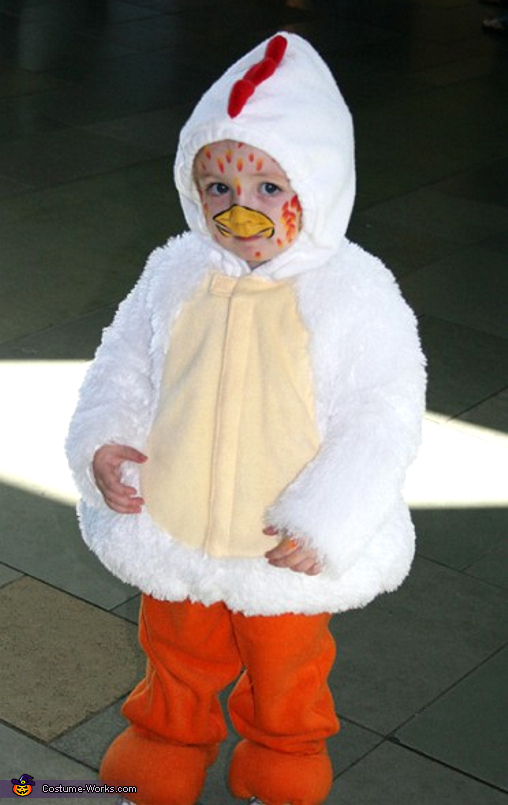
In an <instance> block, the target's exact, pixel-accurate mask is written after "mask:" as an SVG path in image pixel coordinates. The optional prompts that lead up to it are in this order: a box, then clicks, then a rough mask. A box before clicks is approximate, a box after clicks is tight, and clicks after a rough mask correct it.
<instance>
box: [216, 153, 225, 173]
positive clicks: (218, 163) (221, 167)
mask: <svg viewBox="0 0 508 805" xmlns="http://www.w3.org/2000/svg"><path fill="white" fill-rule="evenodd" d="M217 165H218V166H219V170H220V172H221V173H224V170H225V168H224V162H223V161H222V159H220V157H219V158H218V159H217Z"/></svg>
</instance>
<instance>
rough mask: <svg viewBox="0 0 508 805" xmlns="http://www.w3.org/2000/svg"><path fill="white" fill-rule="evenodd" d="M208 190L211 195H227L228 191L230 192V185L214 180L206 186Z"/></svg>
mask: <svg viewBox="0 0 508 805" xmlns="http://www.w3.org/2000/svg"><path fill="white" fill-rule="evenodd" d="M206 192H207V193H210V195H211V196H225V195H226V193H229V187H228V186H227V184H224V182H212V183H211V184H209V185H208V187H207V188H206Z"/></svg>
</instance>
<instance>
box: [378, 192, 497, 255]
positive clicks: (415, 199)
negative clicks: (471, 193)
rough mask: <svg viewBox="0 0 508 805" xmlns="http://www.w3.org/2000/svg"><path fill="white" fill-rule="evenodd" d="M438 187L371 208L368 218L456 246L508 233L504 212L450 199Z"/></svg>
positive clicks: (470, 200)
mask: <svg viewBox="0 0 508 805" xmlns="http://www.w3.org/2000/svg"><path fill="white" fill-rule="evenodd" d="M439 187H440V185H439V184H437V185H433V186H432V187H429V188H427V187H426V188H424V189H422V190H417V191H415V192H414V193H410V194H408V195H403V196H400V197H398V198H394V199H392V200H390V201H386V202H385V203H384V204H378V205H377V206H375V207H371V208H370V209H369V211H368V215H369V218H372V219H375V220H377V221H380V222H386V223H387V224H388V225H392V226H393V225H394V224H397V225H399V226H400V225H402V226H406V227H408V228H411V229H413V230H417V231H418V230H419V231H421V232H424V233H425V234H426V236H427V237H430V238H432V237H435V236H437V237H441V238H446V239H447V240H452V241H454V242H455V243H457V244H463V245H468V244H473V243H476V242H477V241H480V240H483V239H484V238H487V237H493V236H494V235H497V234H500V233H503V232H505V231H506V230H508V210H506V208H505V207H502V206H498V205H496V204H493V203H490V204H488V203H486V202H483V201H476V200H475V199H470V198H460V197H457V198H454V199H453V204H452V203H451V202H450V198H449V196H447V195H446V194H445V193H441V192H439Z"/></svg>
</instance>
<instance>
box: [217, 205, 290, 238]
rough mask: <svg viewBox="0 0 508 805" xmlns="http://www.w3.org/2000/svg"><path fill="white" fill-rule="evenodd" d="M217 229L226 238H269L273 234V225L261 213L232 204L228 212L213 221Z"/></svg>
mask: <svg viewBox="0 0 508 805" xmlns="http://www.w3.org/2000/svg"><path fill="white" fill-rule="evenodd" d="M213 220H214V221H215V223H216V225H217V229H218V230H219V232H220V233H221V235H224V237H226V238H252V237H254V236H255V235H261V236H262V237H264V238H271V237H272V235H273V233H274V232H275V224H274V223H273V221H272V220H270V218H268V217H267V216H266V215H264V214H263V213H262V212H256V210H249V208H248V207H240V206H239V205H238V204H233V206H232V207H230V208H229V210H225V211H224V212H221V213H219V214H218V215H216V216H215V217H214V219H213Z"/></svg>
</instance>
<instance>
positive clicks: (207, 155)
mask: <svg viewBox="0 0 508 805" xmlns="http://www.w3.org/2000/svg"><path fill="white" fill-rule="evenodd" d="M205 157H206V158H207V159H211V158H212V153H211V151H210V149H209V148H205Z"/></svg>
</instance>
